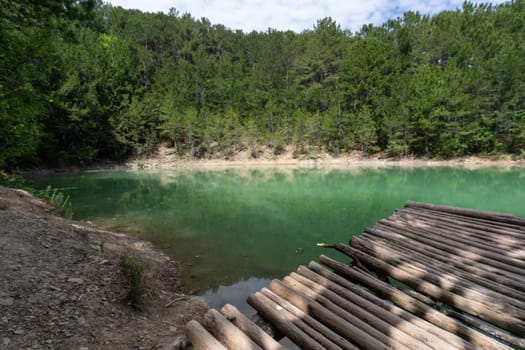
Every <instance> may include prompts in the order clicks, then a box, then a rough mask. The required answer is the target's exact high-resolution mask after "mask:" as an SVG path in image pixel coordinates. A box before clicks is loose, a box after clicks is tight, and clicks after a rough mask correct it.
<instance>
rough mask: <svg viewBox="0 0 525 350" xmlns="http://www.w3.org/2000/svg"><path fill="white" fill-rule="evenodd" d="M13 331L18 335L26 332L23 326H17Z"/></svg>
mask: <svg viewBox="0 0 525 350" xmlns="http://www.w3.org/2000/svg"><path fill="white" fill-rule="evenodd" d="M13 333H14V334H16V335H22V334H24V333H25V331H24V330H23V329H22V328H17V329H15V330H14V331H13Z"/></svg>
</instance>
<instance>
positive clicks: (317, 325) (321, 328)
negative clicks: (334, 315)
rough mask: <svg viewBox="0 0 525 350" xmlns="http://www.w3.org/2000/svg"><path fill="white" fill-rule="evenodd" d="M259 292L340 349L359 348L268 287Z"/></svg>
mask: <svg viewBox="0 0 525 350" xmlns="http://www.w3.org/2000/svg"><path fill="white" fill-rule="evenodd" d="M261 293H262V294H264V295H266V296H267V297H268V298H270V299H272V300H273V301H274V302H275V303H276V304H278V305H280V306H282V307H284V308H285V309H286V310H288V311H289V312H290V313H292V314H293V315H294V316H295V317H297V318H299V319H300V320H302V321H304V322H305V323H306V324H307V325H309V326H310V327H312V328H313V329H315V330H316V331H318V332H319V333H321V334H323V335H324V336H325V337H326V338H328V339H330V340H331V341H332V342H334V344H336V345H338V346H340V347H341V348H342V349H345V350H358V349H359V348H358V347H357V346H355V345H353V344H352V343H350V342H349V341H348V340H346V339H345V338H344V337H342V336H340V335H339V334H337V333H335V332H334V331H332V330H331V329H330V328H328V327H326V326H325V325H324V324H322V323H321V322H319V321H317V320H316V319H315V318H313V317H311V316H310V315H308V314H307V313H306V312H304V311H302V310H300V309H299V308H297V307H296V306H295V305H293V304H292V303H290V302H288V301H287V300H285V299H283V298H281V297H280V296H278V295H277V294H275V293H274V292H272V291H271V290H269V289H268V288H263V289H261Z"/></svg>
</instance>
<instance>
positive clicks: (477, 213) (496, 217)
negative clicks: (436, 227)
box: [405, 201, 525, 226]
mask: <svg viewBox="0 0 525 350" xmlns="http://www.w3.org/2000/svg"><path fill="white" fill-rule="evenodd" d="M405 208H424V209H430V210H436V211H442V212H445V213H451V214H456V215H462V216H467V217H473V218H479V219H488V220H492V221H498V222H503V223H509V224H513V225H519V226H525V218H522V217H520V216H515V215H512V214H506V213H497V212H494V211H485V210H477V209H468V208H459V207H452V206H448V205H437V204H430V203H422V202H413V201H408V202H406V203H405Z"/></svg>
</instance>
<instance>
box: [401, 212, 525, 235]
mask: <svg viewBox="0 0 525 350" xmlns="http://www.w3.org/2000/svg"><path fill="white" fill-rule="evenodd" d="M401 211H403V212H413V213H428V214H429V215H433V216H436V217H443V218H449V219H452V220H456V221H461V222H468V223H471V224H473V225H478V226H482V227H491V228H497V229H504V230H506V231H508V232H510V233H511V234H513V233H516V234H519V235H523V234H525V227H524V226H521V225H513V224H508V223H504V222H497V221H492V220H487V219H480V218H473V217H467V216H461V215H455V214H451V213H445V212H442V211H436V210H430V209H424V208H404V209H403V210H401Z"/></svg>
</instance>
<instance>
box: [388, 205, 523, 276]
mask: <svg viewBox="0 0 525 350" xmlns="http://www.w3.org/2000/svg"><path fill="white" fill-rule="evenodd" d="M388 220H390V221H392V222H394V223H396V224H397V225H399V226H403V227H411V228H414V229H417V230H418V231H421V232H422V233H426V234H427V235H428V236H433V237H436V236H437V237H439V238H440V239H443V240H444V241H452V242H458V243H460V244H465V245H467V246H470V247H475V248H478V249H481V250H483V251H490V252H492V253H494V254H498V255H501V256H503V257H506V258H508V259H513V260H515V262H516V261H517V262H518V264H519V263H522V261H521V260H520V259H523V257H525V251H524V250H523V249H522V248H523V247H518V248H515V247H514V248H511V247H509V246H506V247H505V246H504V247H498V246H497V245H496V244H494V243H492V244H491V242H489V241H487V240H483V239H481V238H477V237H476V236H474V235H472V234H470V233H468V232H466V231H465V230H463V231H462V234H457V233H456V231H454V229H453V228H448V227H446V225H445V224H441V225H440V226H437V225H430V224H429V223H428V222H426V221H424V220H420V219H418V218H412V219H410V218H408V217H406V216H405V215H395V216H392V217H390V218H389V219H388ZM445 228H446V230H445ZM456 230H457V229H456ZM523 264H524V266H525V263H523Z"/></svg>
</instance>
